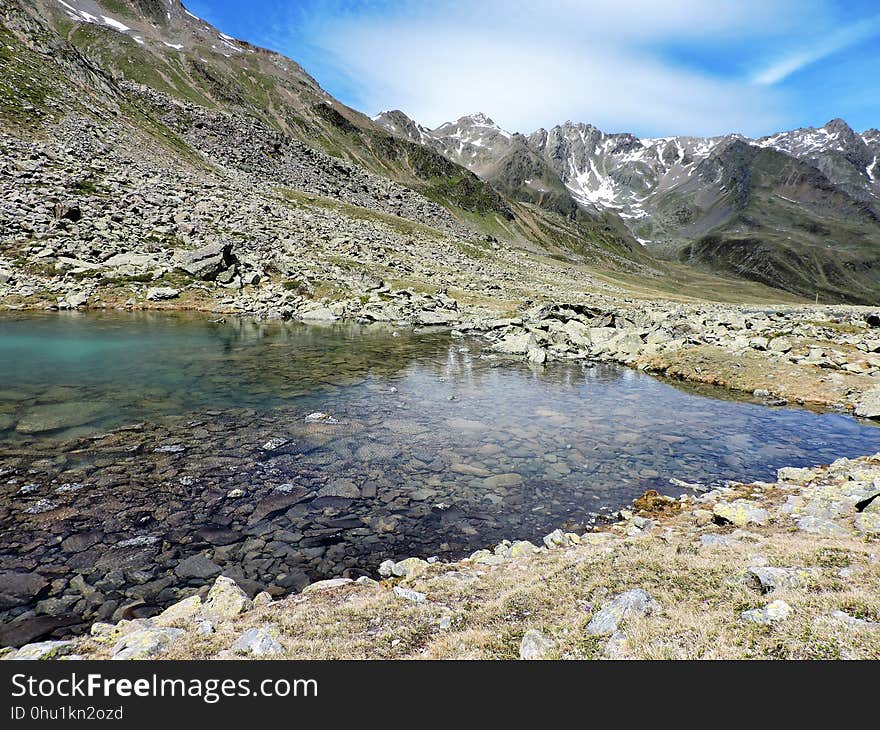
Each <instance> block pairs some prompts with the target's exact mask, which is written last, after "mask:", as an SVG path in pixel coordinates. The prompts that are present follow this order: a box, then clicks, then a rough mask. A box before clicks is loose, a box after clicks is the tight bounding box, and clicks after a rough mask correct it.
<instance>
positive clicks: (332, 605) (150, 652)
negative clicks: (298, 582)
mask: <svg viewBox="0 0 880 730" xmlns="http://www.w3.org/2000/svg"><path fill="white" fill-rule="evenodd" d="M878 480H880V455H877V456H873V457H864V458H860V459H853V460H839V461H836V462H834V463H833V464H831V465H830V466H825V467H818V468H815V469H792V468H783V469H781V470H779V473H778V475H777V480H776V481H774V482H759V483H753V484H739V483H729V484H728V485H727V486H725V487H722V488H718V489H713V490H710V491H704V492H698V493H696V494H694V493H687V494H683V495H681V496H680V497H665V496H661V495H659V494H657V493H656V492H648V493H646V494H645V495H644V496H643V497H641V498H639V499H638V500H635V502H634V503H633V505H632V506H631V507H630V508H628V509H623V510H620V512H619V513H618V514H617V520H616V521H615V522H613V523H612V524H610V525H606V526H602V527H597V528H594V529H593V530H590V531H587V532H585V533H583V534H577V533H566V532H563V531H562V530H556V531H554V532H551V533H549V534H548V535H546V536H545V537H544V539H543V544H541V545H536V544H533V543H531V542H528V541H514V542H511V541H508V540H505V541H502V542H501V543H499V544H498V545H497V546H495V547H494V549H485V550H478V551H477V552H475V553H473V554H472V555H471V556H470V557H469V558H467V559H465V560H462V561H457V562H454V563H445V562H442V561H437V560H436V558H430V557H429V558H428V559H427V560H424V559H421V558H418V557H411V558H406V559H402V560H399V561H393V560H389V561H387V562H386V563H383V564H382V565H381V566H380V568H379V571H378V574H377V575H375V577H367V576H364V577H361V578H359V579H357V580H352V579H350V578H337V579H329V580H323V581H318V582H316V583H311V584H309V585H307V586H305V587H304V588H303V589H302V591H301V592H300V593H298V594H297V595H294V596H290V597H283V598H279V599H274V598H273V597H272V596H271V595H270V594H268V593H260V594H258V595H257V596H255V597H253V598H250V597H249V596H248V595H247V593H245V592H244V591H242V590H241V588H240V587H239V586H237V585H236V584H235V582H234V581H232V580H231V579H229V578H227V577H223V576H221V577H218V578H217V579H216V580H215V581H214V583H213V585H212V586H211V587H210V590H207V589H206V590H205V591H202V592H201V594H194V595H193V596H191V597H190V598H186V599H184V600H182V601H180V602H179V603H177V604H174V605H173V606H170V607H169V608H167V609H166V610H165V611H163V612H162V613H160V614H158V615H157V616H155V617H152V618H143V619H137V618H135V619H121V620H120V621H118V622H116V623H107V622H99V623H95V624H94V625H93V626H92V628H91V631H90V635H89V636H87V637H81V638H74V639H68V640H59V641H44V642H37V643H33V644H30V645H26V646H24V647H22V648H20V649H17V650H16V649H9V650H6V652H5V658H7V659H68V660H70V659H78V658H103V659H107V658H110V659H146V658H188V659H209V658H210V659H241V658H252V659H259V658H284V657H288V658H297V659H301V658H334V659H337V658H388V659H390V658H469V659H475V658H496V659H515V658H520V659H560V658H561V659H588V658H612V659H626V658H637V659H657V658H674V659H697V658H700V659H713V658H714V659H719V658H796V659H806V658H812V659H817V658H820V659H828V658H843V659H870V658H873V659H876V658H880V603H878V596H877V593H876V591H875V590H874V589H873V588H874V587H876V585H877V582H878V578H880V559H878V556H877V553H876V545H877V543H876V538H877V535H878V534H880V500H878V499H876V498H877V497H878V495H880V488H878Z"/></svg>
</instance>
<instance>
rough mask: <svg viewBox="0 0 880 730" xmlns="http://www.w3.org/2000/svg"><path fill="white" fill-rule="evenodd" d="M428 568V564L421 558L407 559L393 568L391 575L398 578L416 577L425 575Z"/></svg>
mask: <svg viewBox="0 0 880 730" xmlns="http://www.w3.org/2000/svg"><path fill="white" fill-rule="evenodd" d="M427 567H428V562H427V561H426V560H422V559H421V558H406V559H405V560H400V561H398V562H396V563H395V564H394V566H393V567H392V568H391V573H392V575H396V576H398V577H404V576H416V575H420V574H422V573H424V572H425V569H426V568H427Z"/></svg>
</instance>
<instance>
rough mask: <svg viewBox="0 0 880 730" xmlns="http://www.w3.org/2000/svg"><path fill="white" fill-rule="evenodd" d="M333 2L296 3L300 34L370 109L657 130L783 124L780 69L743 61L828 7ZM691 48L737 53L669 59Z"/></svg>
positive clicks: (521, 0) (512, 123)
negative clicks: (303, 6) (312, 6)
mask: <svg viewBox="0 0 880 730" xmlns="http://www.w3.org/2000/svg"><path fill="white" fill-rule="evenodd" d="M336 2H337V3H338V4H336V5H334V4H333V0H326V1H325V2H322V3H321V4H320V6H321V7H320V9H319V10H317V11H315V12H314V14H313V15H311V16H309V14H308V13H300V14H298V15H297V17H296V21H295V23H296V34H297V35H298V36H299V37H301V38H302V37H305V38H307V39H308V42H309V43H310V44H311V45H312V46H313V47H315V48H316V49H318V51H319V52H320V56H321V59H322V60H321V65H322V66H324V69H323V70H324V71H325V72H326V73H325V74H323V77H324V78H327V77H332V78H336V79H337V80H338V79H340V78H342V79H343V80H344V81H345V82H346V83H342V84H341V86H343V87H345V88H347V89H350V90H351V91H350V93H349V94H348V96H347V97H346V99H345V100H346V101H347V102H349V103H351V104H352V105H354V106H356V107H358V108H359V109H361V110H363V111H365V112H368V113H371V114H372V113H375V112H377V111H380V110H382V109H388V108H400V109H403V110H404V111H405V112H407V113H408V114H409V115H410V116H412V117H413V118H415V119H416V120H417V121H419V122H421V123H423V124H426V125H429V126H436V125H438V124H440V123H442V122H444V121H447V120H450V119H454V118H456V117H458V116H461V115H463V114H469V113H473V112H476V111H483V112H485V113H487V114H489V115H490V116H492V117H493V118H494V119H495V120H496V121H497V122H498V123H499V124H501V125H502V126H504V127H506V128H508V129H510V130H511V131H523V132H530V131H532V130H534V129H536V128H537V127H540V126H545V127H546V126H551V125H553V124H556V123H559V122H562V121H564V120H566V119H572V120H575V121H584V122H591V123H593V124H596V125H597V126H599V127H601V128H603V129H606V130H609V131H625V130H629V131H634V132H636V133H638V134H650V135H662V134H695V135H696V134H699V135H704V134H721V133H726V132H730V131H740V132H743V133H745V134H763V133H766V132H769V131H773V130H775V129H779V128H781V127H782V126H783V125H784V122H785V121H788V109H787V105H788V103H789V97H788V95H787V93H786V92H784V91H783V90H781V89H779V88H775V87H774V86H773V85H772V82H769V81H767V80H766V79H772V78H773V73H771V70H772V69H771V68H769V67H768V68H767V69H764V70H763V71H762V72H761V73H759V74H752V73H750V71H749V70H748V69H747V68H743V67H740V66H737V65H736V63H741V64H742V65H743V66H744V65H745V64H747V63H748V60H747V59H751V58H754V59H756V60H757V62H758V63H760V61H761V58H762V55H761V54H762V52H763V51H765V49H766V48H776V47H780V46H781V45H784V44H783V43H778V42H777V41H780V40H782V41H784V40H786V39H787V38H790V37H794V36H801V35H803V30H804V28H805V27H813V28H815V27H821V25H822V24H821V21H822V20H823V19H824V20H827V18H828V13H829V9H828V5H827V2H828V0H771V1H768V0H715V1H714V2H712V3H707V2H705V0H667V1H666V2H663V3H660V2H657V1H656V0H591V1H590V2H585V1H584V0H544V1H542V2H540V3H536V2H534V1H533V0H531V1H528V2H527V1H525V0H506V1H503V0H484V1H483V2H479V3H474V2H467V1H466V0H445V1H443V2H440V1H439V0H438V1H437V2H433V3H430V4H429V3H425V2H416V1H415V0H409V1H408V2H394V3H389V2H383V1H382V0H364V2H361V3H352V2H341V0H336ZM683 48H684V49H686V50H687V49H690V48H696V49H697V50H698V51H700V50H702V51H706V49H709V51H708V55H709V56H712V55H713V54H714V57H715V60H717V58H718V57H720V56H725V54H726V57H727V58H728V59H734V61H733V62H731V63H728V64H727V65H726V67H725V64H721V65H720V67H721V69H723V70H719V68H717V67H716V68H715V70H707V68H711V67H712V64H709V65H708V66H707V65H705V64H700V63H699V62H696V61H695V62H693V63H691V64H685V63H683V62H677V61H675V60H673V59H676V58H682V57H686V54H683V55H682V54H678V55H676V54H675V53H670V50H671V49H672V50H674V51H680V50H681V49H683ZM831 52H833V51H831ZM697 55H699V54H697ZM739 59H743V60H742V61H741V62H740V61H739ZM794 59H795V56H794V55H792V56H791V57H788V58H786V59H783V61H782V62H780V64H779V68H780V69H781V70H780V71H776V72H775V73H776V74H777V75H778V74H779V73H785V67H783V66H782V65H781V64H782V63H783V62H785V61H788V62H789V64H791V63H794ZM800 62H801V63H804V62H809V61H803V60H802V59H801V60H800ZM788 73H790V71H789V72H788Z"/></svg>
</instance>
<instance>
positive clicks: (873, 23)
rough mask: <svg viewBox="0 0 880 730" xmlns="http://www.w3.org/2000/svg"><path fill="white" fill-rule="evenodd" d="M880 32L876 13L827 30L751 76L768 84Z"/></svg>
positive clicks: (763, 83) (761, 82)
mask: <svg viewBox="0 0 880 730" xmlns="http://www.w3.org/2000/svg"><path fill="white" fill-rule="evenodd" d="M877 35H880V15H878V16H876V17H874V18H868V19H866V20H862V21H859V22H857V23H853V24H852V25H849V26H847V27H845V28H841V29H840V30H837V31H833V32H831V33H829V34H828V35H827V36H826V37H825V38H820V39H817V40H814V41H813V42H811V44H810V46H809V47H808V48H805V49H803V50H800V51H796V52H794V53H792V54H790V55H787V56H785V57H783V58H781V59H779V60H777V61H774V62H773V63H771V64H770V65H769V66H767V67H765V68H763V69H762V70H761V71H759V72H758V73H757V74H755V76H754V82H755V83H757V84H762V85H765V86H769V85H772V84H778V83H779V82H780V81H784V80H785V79H787V78H788V77H789V76H791V75H792V74H793V73H796V72H797V71H800V70H801V69H803V68H806V67H807V66H810V65H811V64H814V63H816V62H817V61H821V60H822V59H824V58H827V57H828V56H831V55H833V54H835V53H838V52H840V51H843V50H845V49H847V48H850V47H852V46H856V45H858V44H859V43H862V42H864V41H866V40H868V39H870V38H873V37H875V36H877Z"/></svg>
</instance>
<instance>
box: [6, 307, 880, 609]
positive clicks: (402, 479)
mask: <svg viewBox="0 0 880 730" xmlns="http://www.w3.org/2000/svg"><path fill="white" fill-rule="evenodd" d="M712 396H720V397H712ZM315 414H323V415H315ZM878 451H880V429H877V428H876V427H874V425H872V424H870V423H866V422H860V421H857V420H855V419H853V418H851V417H849V416H846V415H842V414H835V413H815V412H811V411H808V410H804V409H798V408H768V407H765V406H763V405H760V404H757V403H753V402H750V401H749V400H736V399H731V398H730V397H729V396H727V395H726V394H724V393H719V392H717V391H709V390H705V389H703V390H696V389H693V388H689V387H683V386H680V385H674V384H671V383H668V382H664V381H662V380H658V379H656V378H653V377H650V376H648V375H645V374H643V373H639V372H636V371H633V370H629V369H625V368H619V367H613V366H593V365H590V364H585V363H560V364H552V365H549V366H547V367H529V366H526V365H524V364H522V363H518V362H510V361H502V360H498V359H497V358H496V357H495V356H493V355H491V354H490V353H486V352H484V351H483V350H482V346H481V342H480V341H479V340H478V339H468V338H462V339H456V338H452V337H451V336H450V335H448V334H436V333H433V334H421V335H417V334H413V333H411V332H408V331H406V330H395V329H394V328H389V327H372V328H365V327H356V326H334V327H306V326H303V325H296V324H285V323H280V322H276V323H258V322H253V321H248V320H239V319H234V318H227V319H225V320H223V321H211V319H210V318H209V317H207V316H182V315H177V316H170V315H155V314H154V315H147V314H132V315H124V314H106V315H100V314H88V315H83V314H45V315H42V314H41V315H34V314H28V315H22V316H17V315H14V316H13V315H5V316H3V317H0V570H35V571H38V572H39V571H47V575H50V576H51V579H52V580H53V581H54V582H53V583H52V587H51V589H46V590H51V592H52V596H53V597H58V598H59V601H60V603H59V604H58V605H59V606H60V608H58V609H57V610H58V611H61V612H62V613H63V614H64V615H67V614H73V615H75V616H76V617H78V618H80V619H83V620H86V619H88V620H94V619H95V617H96V616H97V615H98V612H101V611H110V612H111V613H112V610H116V608H118V607H119V606H120V605H124V604H125V603H126V601H128V600H129V599H131V598H132V596H137V597H138V598H139V599H142V600H143V601H144V608H143V610H144V611H146V612H149V611H153V610H155V609H156V608H157V607H159V606H161V605H165V604H167V603H169V602H171V601H173V600H174V599H175V598H177V597H178V596H179V595H180V591H181V590H182V591H191V590H194V589H196V588H198V587H199V586H201V585H204V584H205V583H207V582H210V581H211V579H212V575H213V572H212V571H213V570H214V569H215V568H216V570H217V571H220V570H222V571H223V572H224V573H225V574H227V575H231V576H232V577H235V578H236V579H237V580H239V581H240V582H241V583H242V584H243V585H246V586H248V587H249V589H252V590H256V589H258V588H269V589H271V590H272V591H274V592H287V591H290V590H295V589H297V588H299V587H301V585H303V584H304V583H305V582H307V581H308V580H314V579H316V578H320V577H327V576H338V575H340V574H346V575H354V576H356V575H358V574H361V573H371V572H373V571H375V568H376V566H377V565H378V563H379V562H381V560H383V559H385V558H388V557H393V558H400V557H405V556H408V555H423V556H426V555H432V554H438V555H441V556H443V557H457V556H461V555H463V554H466V553H467V552H469V551H471V550H474V549H477V548H479V547H485V546H487V545H492V544H493V543H494V542H497V541H498V540H500V539H503V538H527V539H532V540H540V537H541V536H542V535H543V534H545V533H546V532H548V531H550V530H552V529H554V528H555V527H558V526H566V527H568V528H570V529H583V528H585V527H586V526H587V525H589V524H590V523H591V521H593V520H595V519H596V515H600V514H603V513H608V512H611V511H613V510H614V509H617V508H619V507H621V506H623V505H624V504H625V503H627V502H628V501H629V500H631V499H632V498H633V497H636V496H638V495H640V494H641V493H643V492H644V491H645V490H646V489H649V488H655V489H659V490H660V491H661V492H666V493H672V494H678V493H680V492H681V489H680V488H677V487H671V486H670V483H669V480H670V479H672V478H677V479H682V480H684V481H688V482H703V483H709V482H717V481H719V480H723V479H737V480H755V479H767V478H770V477H772V476H773V474H774V472H775V470H776V469H777V468H779V467H781V466H788V465H792V466H803V465H809V464H818V463H828V462H829V461H831V460H833V459H835V458H838V457H842V456H856V455H861V454H867V453H875V452H878ZM230 495H232V496H230ZM68 538H69V539H68ZM131 541H134V542H131ZM59 545H62V546H67V547H66V548H64V549H59ZM193 555H199V556H205V557H206V558H207V559H208V560H209V562H210V565H212V566H214V568H210V567H209V568H208V569H207V571H206V572H205V571H203V572H205V575H201V574H200V575H189V574H185V575H183V576H181V575H180V574H179V573H180V571H178V572H177V573H175V570H177V566H178V565H179V564H180V562H181V561H182V560H184V559H186V558H187V557H191V556H193ZM120 566H122V567H121V568H120ZM120 570H121V575H122V578H121V579H119V578H118V576H116V573H114V571H117V572H118V571H120ZM75 575H81V576H83V577H84V578H85V579H86V580H87V582H89V584H90V585H93V586H96V587H97V588H96V589H97V590H98V591H99V592H100V595H101V604H100V606H98V607H95V606H86V605H81V603H79V602H78V601H77V600H73V599H74V598H76V595H73V594H72V593H71V590H72V589H71V588H69V587H68V585H67V583H66V581H68V580H69V579H71V578H72V577H73V576H75ZM168 575H171V576H173V577H174V580H173V581H168V580H165V579H164V578H163V576H168ZM108 576H114V577H113V580H110V578H108ZM41 597H42V598H45V597H46V596H45V595H43V596H41ZM69 601H73V602H72V603H69ZM68 603H69V605H68ZM53 605H54V604H53ZM108 607H109V608H108ZM31 608H33V606H32V605H29V604H28V605H21V606H12V607H6V614H5V615H6V616H7V618H9V617H15V616H22V617H26V616H27V611H28V610H30V609H31ZM3 610H4V607H0V614H3ZM108 615H109V614H108ZM101 616H103V614H101ZM99 617H100V616H99ZM104 617H105V618H106V616H104ZM22 620H24V619H22Z"/></svg>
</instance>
